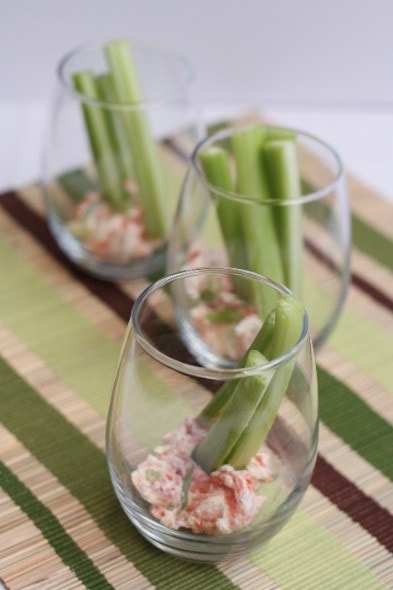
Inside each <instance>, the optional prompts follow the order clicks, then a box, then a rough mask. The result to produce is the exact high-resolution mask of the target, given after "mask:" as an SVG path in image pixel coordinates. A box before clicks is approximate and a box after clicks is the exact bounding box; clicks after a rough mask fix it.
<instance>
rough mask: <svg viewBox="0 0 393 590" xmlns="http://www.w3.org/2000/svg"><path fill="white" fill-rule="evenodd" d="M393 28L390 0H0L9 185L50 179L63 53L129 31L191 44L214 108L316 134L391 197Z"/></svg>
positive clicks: (182, 46) (1, 145)
mask: <svg viewBox="0 0 393 590" xmlns="http://www.w3.org/2000/svg"><path fill="white" fill-rule="evenodd" d="M392 27H393V2H392V1H389V0H64V1H62V2H60V1H55V0H30V1H28V0H1V2H0V28H1V29H0V33H1V34H0V49H1V50H0V137H1V141H0V190H4V189H6V188H12V187H15V186H18V185H20V184H23V183H25V182H30V181H31V180H35V179H37V178H39V176H40V168H41V156H42V149H43V143H44V137H45V130H46V125H47V119H48V109H49V103H50V100H51V98H52V96H53V91H54V86H55V72H56V65H57V63H58V61H59V59H60V58H61V57H62V56H63V54H64V53H66V52H67V51H68V50H70V49H71V48H73V47H74V46H76V45H80V44H81V43H84V42H87V41H92V40H109V39H111V38H115V37H120V36H129V37H132V38H135V39H141V40H148V41H156V42H159V43H164V44H167V45H171V46H172V47H174V48H176V49H178V50H179V51H180V52H182V53H184V54H185V55H186V56H187V57H188V58H189V60H190V62H191V63H192V64H193V66H194V69H195V81H194V84H193V87H192V96H193V99H194V101H195V103H196V104H198V105H199V106H200V107H201V108H203V109H204V110H206V112H209V113H211V112H213V111H214V112H215V111H220V110H221V109H224V110H228V109H230V108H232V107H239V106H241V107H243V106H244V107H245V108H248V107H250V108H252V107H261V108H263V110H264V111H265V112H266V113H267V114H269V115H271V116H272V117H274V118H275V119H277V120H278V121H280V122H282V123H284V124H289V125H293V126H296V127H303V128H305V129H306V130H308V131H310V132H314V133H317V134H319V135H321V136H323V138H324V139H325V140H327V141H329V142H330V143H332V144H333V145H334V146H335V147H336V149H337V150H338V151H339V152H340V153H341V155H342V157H343V159H344V162H345V164H346V166H347V168H349V169H350V170H353V171H354V172H356V173H357V174H358V175H360V176H361V177H362V178H363V179H364V180H366V181H368V182H369V183H371V184H373V186H375V187H376V188H377V189H379V190H381V191H382V192H383V193H385V195H386V196H387V197H388V198H392V199H393V166H392V163H393V66H392V63H393V33H392Z"/></svg>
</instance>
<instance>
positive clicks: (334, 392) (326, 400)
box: [318, 367, 393, 481]
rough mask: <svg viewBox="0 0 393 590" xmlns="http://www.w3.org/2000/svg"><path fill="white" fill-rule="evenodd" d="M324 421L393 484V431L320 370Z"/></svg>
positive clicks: (356, 398) (320, 392)
mask: <svg viewBox="0 0 393 590" xmlns="http://www.w3.org/2000/svg"><path fill="white" fill-rule="evenodd" d="M318 385H319V404H320V417H321V420H322V421H323V422H324V423H325V424H326V426H328V427H329V428H330V430H332V431H333V432H335V434H337V436H339V437H340V438H342V439H343V440H344V441H345V442H346V443H347V444H348V445H349V446H350V447H351V448H352V449H353V450H354V451H356V452H357V453H358V454H359V455H361V456H362V457H363V458H364V459H365V460H366V461H368V463H370V464H371V465H373V466H374V467H375V468H376V469H378V470H379V471H381V473H383V474H384V475H385V476H386V477H388V478H389V479H390V480H392V481H393V461H392V450H393V428H392V426H391V425H390V424H389V423H388V422H386V421H385V420H383V418H381V417H380V416H379V415H378V414H376V413H375V412H374V411H373V410H372V409H371V408H370V407H369V406H368V405H367V404H366V403H365V402H364V401H363V400H362V399H361V398H359V397H358V396H357V395H356V394H355V393H354V392H353V391H351V389H350V388H349V387H347V386H346V385H345V384H344V383H341V382H340V381H338V380H337V379H336V378H335V377H333V376H332V375H330V374H329V373H328V372H327V371H325V370H323V369H321V367H318Z"/></svg>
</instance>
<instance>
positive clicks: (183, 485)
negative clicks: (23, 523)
mask: <svg viewBox="0 0 393 590" xmlns="http://www.w3.org/2000/svg"><path fill="white" fill-rule="evenodd" d="M261 290H262V291H263V293H264V295H266V294H268V295H269V297H270V301H271V303H272V308H271V310H270V312H269V313H268V315H267V316H265V315H264V312H262V311H260V309H259V292H260V291H261ZM317 441H318V402H317V383H316V371H315V360H314V355H313V347H312V342H311V338H310V335H309V331H308V318H307V314H306V312H305V311H304V308H303V306H302V304H300V302H299V301H298V300H297V299H296V298H295V297H294V296H293V295H292V294H291V293H290V292H289V291H288V289H286V288H284V287H282V286H280V285H278V284H277V283H274V282H272V281H270V280H269V279H266V278H264V277H261V276H260V275H257V274H255V273H251V272H248V271H244V270H233V269H228V268H225V269H198V270H191V271H184V272H180V273H176V274H174V275H171V276H168V277H165V278H163V279H161V280H159V281H157V282H156V283H153V284H152V285H151V286H150V287H148V288H147V289H146V290H145V291H144V292H143V293H142V294H141V295H140V296H139V298H138V299H137V301H136V303H135V304H134V307H133V309H132V314H131V319H130V322H129V326H128V330H127V333H126V337H125V341H124V345H123V348H122V352H121V356H120V360H119V364H118V368H117V372H116V377H115V381H114V386H113V392H112V398H111V404H110V409H109V414H108V421H107V459H108V465H109V472H110V476H111V480H112V483H113V486H114V490H115V492H116V494H117V497H118V499H119V501H120V504H121V506H122V507H123V509H124V511H125V513H126V514H127V516H128V518H129V519H130V520H131V522H132V523H133V524H134V525H135V527H136V528H137V529H138V530H139V531H140V533H141V534H142V535H143V536H144V537H145V538H146V539H148V540H149V541H150V542H151V543H152V544H153V545H155V546H156V547H158V548H159V549H161V550H163V551H165V552H167V553H169V554H172V555H176V556H179V557H184V558H187V559H190V560H194V561H203V562H211V561H219V560H222V559H228V558H230V557H236V556H239V555H243V554H245V553H246V552H248V551H249V550H251V549H252V548H253V547H255V546H256V545H259V544H261V543H264V542H266V541H267V540H268V539H269V538H271V536H272V535H274V534H275V533H276V531H278V530H279V529H280V528H281V527H282V526H283V525H284V524H285V523H286V522H287V521H288V519H289V518H290V517H291V515H292V514H293V512H294V511H295V509H296V507H297V506H298V504H299V502H300V500H301V499H302V497H303V495H304V493H305V491H306V488H307V485H308V483H309V481H310V478H311V474H312V471H313V466H314V462H315V459H316V453H317Z"/></svg>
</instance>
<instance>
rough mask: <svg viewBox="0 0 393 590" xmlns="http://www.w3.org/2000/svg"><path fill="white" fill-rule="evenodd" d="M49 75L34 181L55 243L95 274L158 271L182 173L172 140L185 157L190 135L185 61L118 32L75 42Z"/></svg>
mask: <svg viewBox="0 0 393 590" xmlns="http://www.w3.org/2000/svg"><path fill="white" fill-rule="evenodd" d="M117 42H120V43H123V46H122V48H121V52H122V54H121V55H120V58H119V55H117V56H116V55H115V56H114V55H113V52H112V53H111V51H110V50H108V47H109V46H113V44H114V43H117ZM124 44H126V45H124ZM124 47H127V48H128V50H129V53H128V54H127V57H126V59H124V55H125V51H124ZM116 57H117V59H116ZM114 61H115V62H116V65H117V68H116V69H115V68H114V66H113V62H114ZM125 63H126V65H124V64H125ZM130 64H131V65H130ZM130 68H131V69H132V71H131V73H130ZM57 74H58V90H57V92H56V98H55V101H54V105H53V112H52V118H51V123H50V129H49V136H48V141H47V144H46V149H45V157H44V173H43V187H44V195H45V203H46V211H47V218H48V223H49V227H50V229H51V231H52V233H53V235H54V237H55V239H56V241H57V243H58V245H59V246H60V248H61V249H62V250H63V251H64V253H65V254H66V255H67V256H68V257H69V258H70V259H71V260H72V261H73V262H74V263H75V264H77V265H78V266H80V267H81V268H82V269H84V270H85V271H87V272H88V273H90V274H92V275H95V276H97V277H99V278H103V279H107V280H111V281H117V280H128V279H133V278H136V277H141V276H148V275H154V273H162V272H163V270H164V268H165V254H166V245H167V237H168V231H169V228H170V226H171V222H172V216H173V212H174V210H175V207H176V202H177V198H178V194H179V190H180V186H181V183H182V180H183V172H184V170H183V167H181V166H179V165H178V163H176V161H175V158H174V157H173V146H174V145H178V144H179V145H180V144H181V146H182V150H183V152H185V153H188V154H189V153H190V152H191V150H192V148H193V147H195V144H196V140H197V133H198V130H197V127H198V125H197V122H196V116H195V111H194V109H193V107H192V104H191V101H190V96H189V95H190V87H191V82H192V80H193V70H192V68H191V66H190V64H189V62H188V60H187V59H186V58H185V57H183V56H182V55H179V54H178V53H177V52H176V51H174V50H172V49H170V48H165V47H161V46H155V45H150V44H148V43H139V42H135V41H133V40H128V39H121V40H115V41H114V42H113V41H109V42H102V43H97V44H92V45H88V46H83V47H79V48H76V49H75V50H73V51H71V52H70V53H68V54H67V55H66V56H65V57H64V58H63V59H62V60H61V61H60V64H59V66H58V70H57ZM116 80H117V82H114V81H116ZM116 84H117V85H116ZM130 88H131V90H130ZM130 92H131V94H130ZM131 96H132V100H131ZM187 150H188V151H187Z"/></svg>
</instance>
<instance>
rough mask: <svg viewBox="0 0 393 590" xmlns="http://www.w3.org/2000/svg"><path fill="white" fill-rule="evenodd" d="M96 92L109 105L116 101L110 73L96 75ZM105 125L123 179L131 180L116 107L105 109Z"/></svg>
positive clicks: (131, 170)
mask: <svg viewBox="0 0 393 590" xmlns="http://www.w3.org/2000/svg"><path fill="white" fill-rule="evenodd" d="M96 81H97V88H98V93H99V96H100V98H101V100H103V101H105V102H106V103H108V105H110V104H111V103H113V104H115V103H116V94H115V91H114V88H113V81H112V77H111V75H110V74H101V75H100V76H97V77H96ZM105 116H106V119H107V126H108V130H109V134H110V139H111V142H112V145H113V150H114V153H115V154H116V157H117V159H118V162H119V164H120V166H121V169H122V174H123V179H124V180H133V179H134V177H135V173H134V170H133V166H132V154H131V149H130V146H129V144H128V141H127V136H126V134H125V129H124V125H123V118H122V116H121V113H119V111H118V109H117V108H110V106H109V107H108V108H107V109H105Z"/></svg>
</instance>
